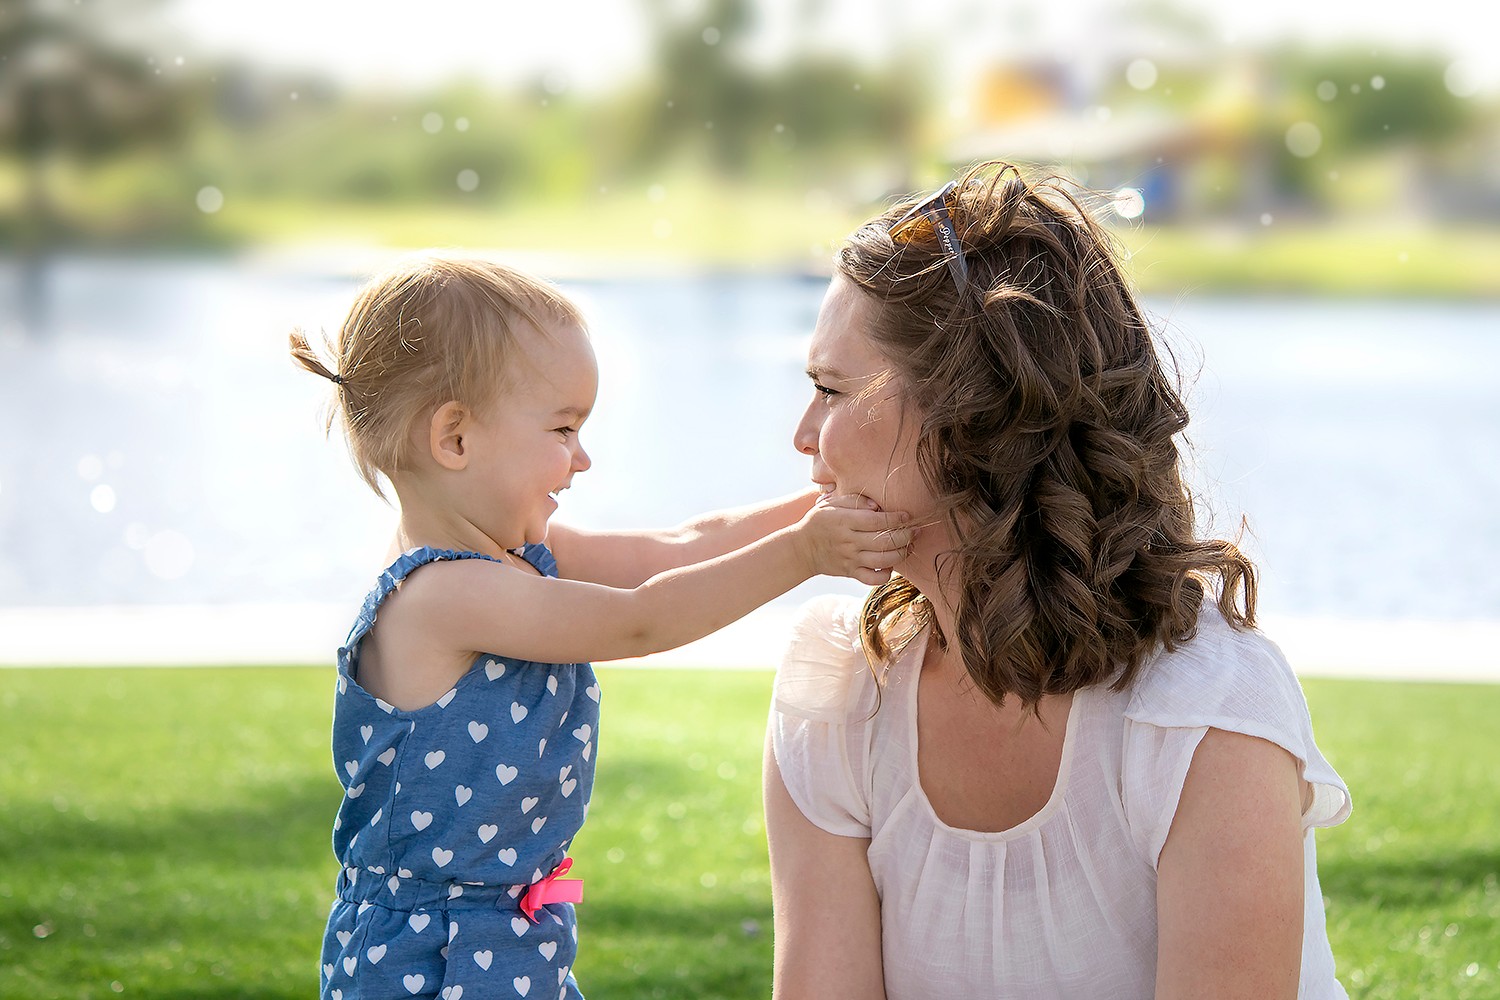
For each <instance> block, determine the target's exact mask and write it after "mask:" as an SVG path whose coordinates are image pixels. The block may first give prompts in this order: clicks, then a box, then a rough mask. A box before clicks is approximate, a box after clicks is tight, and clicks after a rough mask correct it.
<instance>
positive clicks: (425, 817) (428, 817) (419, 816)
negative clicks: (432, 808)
mask: <svg viewBox="0 0 1500 1000" xmlns="http://www.w3.org/2000/svg"><path fill="white" fill-rule="evenodd" d="M411 825H412V826H414V827H416V828H417V829H418V830H425V829H427V828H428V827H429V826H431V825H432V813H430V812H422V811H421V810H420V809H418V810H417V811H416V812H414V813H412V814H411Z"/></svg>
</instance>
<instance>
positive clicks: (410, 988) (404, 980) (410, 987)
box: [401, 972, 427, 996]
mask: <svg viewBox="0 0 1500 1000" xmlns="http://www.w3.org/2000/svg"><path fill="white" fill-rule="evenodd" d="M426 982H427V979H426V977H424V976H423V975H422V974H421V973H420V972H418V973H416V974H414V975H410V976H402V977H401V985H402V986H405V987H406V992H408V993H410V994H411V995H412V996H416V995H417V994H418V993H421V992H422V987H423V985H425V984H426Z"/></svg>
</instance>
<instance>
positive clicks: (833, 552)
mask: <svg viewBox="0 0 1500 1000" xmlns="http://www.w3.org/2000/svg"><path fill="white" fill-rule="evenodd" d="M867 503H868V501H866V500H864V499H863V498H861V497H840V498H837V499H833V498H826V499H821V500H819V502H818V503H817V504H815V505H814V506H813V507H812V508H811V509H810V510H809V511H808V512H807V513H806V514H805V515H804V516H803V517H802V518H801V520H799V521H798V522H797V523H796V524H794V525H791V526H789V527H786V528H782V529H780V530H778V531H774V532H772V533H771V534H769V535H767V536H766V537H764V538H761V539H759V540H757V541H755V542H752V543H751V544H749V545H747V546H744V547H742V548H740V549H736V550H735V551H733V552H729V553H726V554H724V555H720V556H716V557H714V558H712V559H709V560H706V561H704V562H699V563H694V564H692V565H690V566H683V567H679V568H677V569H672V570H668V571H667V572H665V573H659V574H657V575H656V576H653V577H652V578H651V579H649V580H647V581H645V582H644V583H642V584H641V585H640V586H638V587H634V588H629V589H626V588H617V587H606V586H602V585H600V584H593V583H584V582H581V581H575V580H558V579H548V578H545V577H538V576H532V575H530V574H527V573H521V572H517V571H515V570H514V569H509V568H506V567H503V566H499V565H496V564H495V563H492V562H487V561H484V560H458V561H454V562H448V563H439V564H434V565H433V566H430V567H427V568H425V569H424V571H423V572H421V573H415V574H413V575H412V576H411V577H409V578H408V579H407V580H406V581H405V582H404V583H403V585H402V594H401V602H402V604H403V606H404V612H403V613H404V614H405V615H409V616H416V619H417V620H420V621H421V623H422V627H423V629H424V632H425V633H426V634H428V635H432V636H435V637H441V641H442V642H443V643H445V644H451V646H452V648H454V649H455V650H459V651H464V652H469V651H472V652H489V653H498V654H501V655H505V656H514V657H517V658H519V659H526V660H536V661H539V662H544V663H572V662H580V661H585V660H614V659H621V658H624V657H631V656H643V655H645V654H648V653H655V652H660V651H661V650H665V649H673V648H675V647H677V646H681V645H683V644H685V643H688V642H692V641H693V640H695V639H701V638H702V637H703V636H705V635H708V634H709V633H710V632H714V631H716V630H718V629H720V628H723V627H724V626H725V625H728V624H729V623H730V622H733V621H735V620H736V619H739V618H741V617H743V616H745V615H746V614H748V613H749V612H751V611H753V610H754V609H755V608H757V607H759V606H760V605H762V604H764V603H766V602H767V601H769V600H771V599H772V598H775V597H777V596H779V595H780V594H783V593H785V592H786V591H788V590H790V589H792V588H793V587H795V586H796V585H797V584H799V583H801V582H803V581H804V580H806V579H808V578H810V577H813V576H817V575H818V574H820V573H827V574H832V575H839V576H852V577H854V578H855V579H858V580H861V581H863V582H865V583H871V584H874V583H879V582H882V581H884V580H886V579H888V578H889V576H890V567H891V566H892V565H893V564H894V563H895V562H896V561H898V560H899V559H900V558H901V556H902V554H903V553H904V551H905V549H906V546H907V545H908V544H910V541H911V532H910V531H909V530H908V529H906V528H903V527H899V524H900V522H901V520H902V515H900V514H896V513H892V512H888V511H876V510H869V509H865V508H864V507H863V505H864V504H867Z"/></svg>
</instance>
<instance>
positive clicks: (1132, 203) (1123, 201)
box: [1110, 187, 1146, 219]
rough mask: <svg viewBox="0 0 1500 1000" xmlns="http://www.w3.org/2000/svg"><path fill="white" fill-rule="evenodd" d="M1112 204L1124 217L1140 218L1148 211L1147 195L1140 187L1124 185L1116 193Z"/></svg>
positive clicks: (1117, 212) (1118, 213)
mask: <svg viewBox="0 0 1500 1000" xmlns="http://www.w3.org/2000/svg"><path fill="white" fill-rule="evenodd" d="M1110 205H1111V207H1113V208H1114V210H1115V214H1116V215H1118V216H1119V217H1120V218H1122V219H1139V218H1140V217H1141V213H1142V212H1144V211H1146V196H1145V195H1144V194H1143V193H1142V192H1141V189H1140V188H1133V187H1124V188H1120V189H1119V190H1117V191H1116V192H1115V193H1114V197H1113V198H1111V199H1110Z"/></svg>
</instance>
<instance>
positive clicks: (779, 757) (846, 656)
mask: <svg viewBox="0 0 1500 1000" xmlns="http://www.w3.org/2000/svg"><path fill="white" fill-rule="evenodd" d="M858 621H859V604H858V603H857V602H856V601H854V600H853V599H852V598H847V597H833V596H828V597H820V598H816V599H814V600H812V601H809V602H808V603H807V604H806V605H804V606H803V607H802V610H801V613H800V614H799V615H798V616H797V619H796V621H795V623H794V624H793V625H792V631H791V637H790V639H789V641H788V643H787V647H786V653H785V655H783V657H782V659H781V664H780V666H779V668H778V669H777V672H776V684H775V687H774V689H773V693H772V699H771V719H770V729H771V748H772V752H773V753H774V755H775V759H776V766H777V768H778V770H779V771H780V773H781V778H782V782H783V783H784V784H785V785H786V790H787V792H788V793H789V794H790V795H791V797H792V801H793V802H795V803H796V804H797V808H798V809H800V810H801V811H802V814H803V815H804V816H806V817H807V819H808V820H809V821H810V822H812V823H813V824H814V825H815V826H817V827H819V828H821V829H823V830H826V831H827V832H829V833H833V834H838V835H839V836H844V837H868V836H869V835H870V806H869V781H868V775H867V771H868V762H869V746H868V737H869V734H868V722H869V719H870V717H871V716H872V715H873V714H874V710H873V705H874V699H873V693H874V690H875V685H874V679H873V678H872V677H871V676H870V672H869V669H868V668H867V667H866V665H865V657H864V652H863V650H862V648H861V646H860V642H859V628H858V624H857V623H858ZM867 694H868V695H870V697H869V698H866V697H864V696H865V695H867ZM866 701H869V702H870V705H869V706H868V707H867V706H866V705H865V702H866Z"/></svg>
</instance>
